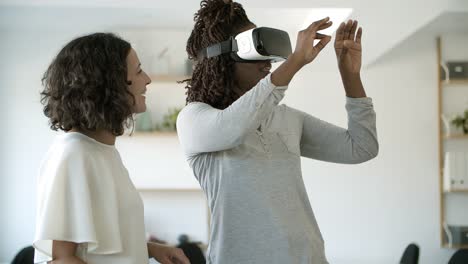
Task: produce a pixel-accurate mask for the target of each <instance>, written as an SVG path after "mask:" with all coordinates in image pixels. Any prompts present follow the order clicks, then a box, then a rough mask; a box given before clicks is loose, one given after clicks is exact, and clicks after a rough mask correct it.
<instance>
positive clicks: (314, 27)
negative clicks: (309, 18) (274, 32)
mask: <svg viewBox="0 0 468 264" xmlns="http://www.w3.org/2000/svg"><path fill="white" fill-rule="evenodd" d="M331 25H332V22H331V21H330V18H329V17H326V18H324V19H321V20H317V21H315V22H313V23H312V24H310V25H309V26H308V27H307V28H306V29H304V30H301V31H299V33H298V34H297V42H296V49H295V50H294V52H293V54H292V55H291V59H294V60H298V62H299V63H300V65H306V64H309V63H311V62H312V61H313V60H314V59H315V58H316V57H317V55H318V54H319V53H320V51H322V49H323V48H324V47H325V46H326V45H327V44H328V43H329V42H330V40H331V37H330V36H328V35H324V34H320V33H317V31H319V30H323V29H326V28H329V27H330V26H331ZM316 39H319V40H320V41H319V42H318V43H317V44H315V46H314V40H316Z"/></svg>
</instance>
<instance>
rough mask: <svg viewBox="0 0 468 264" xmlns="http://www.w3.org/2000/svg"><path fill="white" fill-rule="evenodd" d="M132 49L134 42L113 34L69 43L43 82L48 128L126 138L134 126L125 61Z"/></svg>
mask: <svg viewBox="0 0 468 264" xmlns="http://www.w3.org/2000/svg"><path fill="white" fill-rule="evenodd" d="M130 50H131V45H130V43H128V42H127V41H125V40H123V39H121V38H120V37H118V36H116V35H114V34H112V33H95V34H91V35H87V36H82V37H79V38H77V39H74V40H72V41H71V42H69V43H68V44H67V45H65V47H63V48H62V50H61V51H60V52H59V53H58V55H57V56H56V57H55V58H54V59H53V61H52V63H51V64H50V66H49V68H48V69H47V71H46V72H45V73H44V76H43V78H42V84H43V86H44V90H43V91H42V92H41V103H42V104H43V105H44V114H45V115H46V116H47V117H48V118H49V123H50V128H51V129H53V130H59V129H60V130H63V131H70V130H71V129H78V130H90V131H96V130H97V129H104V130H108V131H111V132H112V134H114V135H116V136H119V135H122V134H123V133H124V127H130V123H132V124H133V119H132V106H133V104H134V97H133V95H132V94H131V93H130V92H129V90H128V85H129V84H130V83H129V82H128V81H127V61H126V59H127V55H128V54H129V52H130ZM132 100H133V101H132ZM130 120H131V121H132V122H129V121H130Z"/></svg>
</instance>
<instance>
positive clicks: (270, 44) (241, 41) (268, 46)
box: [198, 27, 292, 62]
mask: <svg viewBox="0 0 468 264" xmlns="http://www.w3.org/2000/svg"><path fill="white" fill-rule="evenodd" d="M226 53H230V55H231V58H232V59H233V60H234V61H237V62H255V61H265V60H269V61H271V62H278V61H283V60H286V59H287V58H288V56H289V55H290V54H291V53H292V48H291V41H290V39H289V35H288V33H287V32H286V31H282V30H279V29H274V28H267V27H259V28H253V29H250V30H247V31H244V32H242V33H240V34H238V35H237V36H235V37H230V38H229V40H226V41H223V42H220V43H216V44H213V45H211V46H209V47H207V48H205V49H203V50H201V51H200V52H199V54H198V58H199V59H201V58H212V57H216V56H219V55H221V54H226Z"/></svg>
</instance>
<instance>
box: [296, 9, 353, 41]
mask: <svg viewBox="0 0 468 264" xmlns="http://www.w3.org/2000/svg"><path fill="white" fill-rule="evenodd" d="M352 12H353V9H352V8H314V9H311V10H310V12H309V15H308V16H307V18H306V19H305V20H304V23H303V24H302V27H301V28H300V30H303V29H305V28H307V27H308V26H309V25H310V24H311V23H312V22H314V21H317V20H320V19H322V18H325V17H330V20H331V21H332V22H333V25H332V26H331V27H329V28H327V29H324V30H321V31H320V33H322V34H325V35H332V34H333V33H334V32H335V30H336V29H337V28H338V27H339V26H340V24H341V22H344V21H346V19H348V17H349V16H350V15H351V13H352Z"/></svg>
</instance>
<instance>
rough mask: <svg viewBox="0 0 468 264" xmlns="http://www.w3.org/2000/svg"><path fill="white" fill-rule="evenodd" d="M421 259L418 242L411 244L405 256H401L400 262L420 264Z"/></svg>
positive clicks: (401, 263)
mask: <svg viewBox="0 0 468 264" xmlns="http://www.w3.org/2000/svg"><path fill="white" fill-rule="evenodd" d="M418 261H419V247H418V245H416V244H409V245H408V246H407V247H406V249H405V251H404V252H403V256H401V260H400V264H418Z"/></svg>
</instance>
